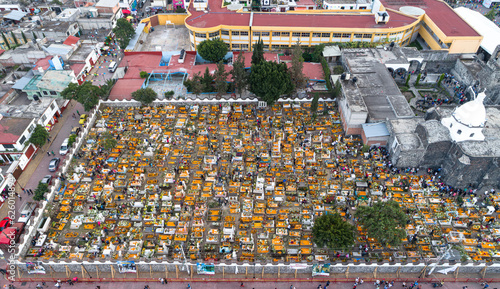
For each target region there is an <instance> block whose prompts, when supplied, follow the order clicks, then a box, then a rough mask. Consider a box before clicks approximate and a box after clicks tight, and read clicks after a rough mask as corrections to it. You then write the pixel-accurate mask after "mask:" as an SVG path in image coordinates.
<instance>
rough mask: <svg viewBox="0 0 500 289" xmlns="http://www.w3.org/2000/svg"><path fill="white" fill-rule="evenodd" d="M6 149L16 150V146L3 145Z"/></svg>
mask: <svg viewBox="0 0 500 289" xmlns="http://www.w3.org/2000/svg"><path fill="white" fill-rule="evenodd" d="M3 147H4V148H6V149H13V148H14V145H11V144H4V145H3Z"/></svg>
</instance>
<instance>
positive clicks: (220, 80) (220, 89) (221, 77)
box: [214, 61, 229, 96]
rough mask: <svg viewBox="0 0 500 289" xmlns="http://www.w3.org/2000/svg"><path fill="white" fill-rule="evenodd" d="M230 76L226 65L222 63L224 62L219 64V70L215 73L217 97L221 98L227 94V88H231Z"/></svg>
mask: <svg viewBox="0 0 500 289" xmlns="http://www.w3.org/2000/svg"><path fill="white" fill-rule="evenodd" d="M228 76H229V72H227V71H226V68H225V67H224V63H222V61H221V62H219V63H217V69H216V70H215V72H214V84H215V91H216V92H217V96H221V95H223V94H224V93H226V92H227V88H228V86H229V84H228V83H227V77H228Z"/></svg>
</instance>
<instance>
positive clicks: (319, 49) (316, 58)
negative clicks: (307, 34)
mask: <svg viewBox="0 0 500 289" xmlns="http://www.w3.org/2000/svg"><path fill="white" fill-rule="evenodd" d="M324 49H325V44H324V43H322V44H319V45H316V46H315V47H314V51H313V53H312V55H311V61H312V62H320V61H321V57H322V56H323V50H324Z"/></svg>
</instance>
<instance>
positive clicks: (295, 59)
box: [288, 42, 307, 92]
mask: <svg viewBox="0 0 500 289" xmlns="http://www.w3.org/2000/svg"><path fill="white" fill-rule="evenodd" d="M303 70H304V58H302V48H300V45H299V43H298V42H297V44H295V46H294V47H293V50H292V65H291V66H290V69H289V70H288V71H289V72H290V78H291V79H292V83H293V84H294V92H297V90H298V89H300V88H303V87H304V86H305V85H306V83H307V78H306V76H305V75H304V73H303Z"/></svg>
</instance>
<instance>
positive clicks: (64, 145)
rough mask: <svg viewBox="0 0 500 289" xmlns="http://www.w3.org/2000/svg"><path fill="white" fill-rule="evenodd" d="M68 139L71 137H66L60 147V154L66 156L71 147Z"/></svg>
mask: <svg viewBox="0 0 500 289" xmlns="http://www.w3.org/2000/svg"><path fill="white" fill-rule="evenodd" d="M68 141H69V138H65V139H64V140H63V142H62V144H61V148H60V149H59V154H60V155H62V156H64V155H66V154H67V153H68V150H69V147H68Z"/></svg>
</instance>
